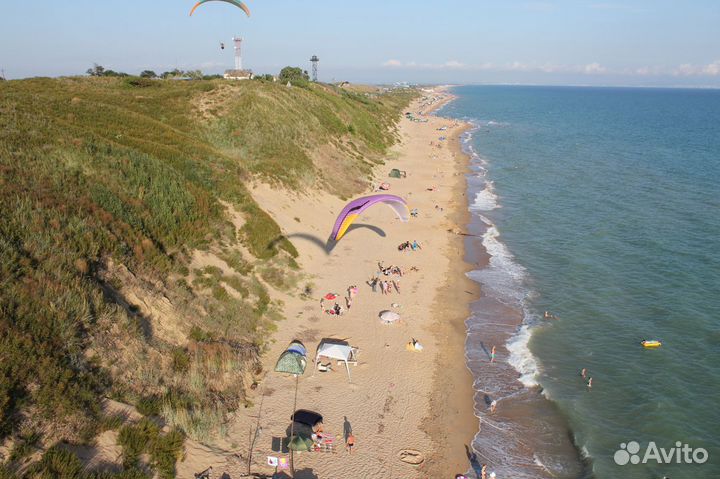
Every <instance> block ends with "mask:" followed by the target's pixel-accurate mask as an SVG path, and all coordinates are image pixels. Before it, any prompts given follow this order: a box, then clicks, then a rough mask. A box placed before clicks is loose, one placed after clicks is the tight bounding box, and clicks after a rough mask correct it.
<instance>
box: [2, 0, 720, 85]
mask: <svg viewBox="0 0 720 479" xmlns="http://www.w3.org/2000/svg"><path fill="white" fill-rule="evenodd" d="M194 2H195V0H124V1H117V0H69V1H65V2H58V1H57V0H54V1H46V0H34V1H33V0H16V1H10V0H8V1H3V4H4V5H3V11H2V14H1V15H0V69H1V70H2V71H3V72H4V76H5V77H6V78H8V79H11V78H24V77H31V76H62V75H77V74H83V73H84V72H85V71H86V70H87V69H88V68H89V67H91V66H92V65H93V63H98V64H100V65H102V66H104V67H105V68H110V69H113V70H116V71H124V72H128V73H139V72H140V71H142V70H145V69H150V70H154V71H156V72H158V73H161V72H162V71H166V70H172V69H174V68H180V69H183V70H194V69H201V70H203V71H204V72H206V73H220V72H222V71H224V70H225V69H227V68H232V67H233V52H232V47H231V44H232V40H231V39H232V37H233V36H235V35H239V36H242V37H243V38H244V43H243V45H244V48H243V66H244V67H246V68H249V69H252V70H253V71H254V72H255V73H277V72H278V71H279V70H280V69H281V68H282V67H284V66H287V65H291V66H300V67H303V68H304V69H308V70H309V69H310V63H309V59H310V57H311V56H312V55H317V56H318V57H319V58H320V62H319V68H318V70H319V79H320V80H321V81H327V82H330V81H341V80H343V81H351V82H364V83H390V82H396V81H407V82H411V83H479V84H484V83H509V84H515V83H517V84H548V85H625V86H709V87H720V0H625V1H623V0H544V1H520V0H517V1H516V0H494V1H484V0H443V1H434V2H430V1H424V0H415V1H409V0H363V1H354V2H349V1H347V0H334V1H332V0H311V1H303V2H301V1H299V0H245V3H246V4H247V6H248V7H249V8H250V10H251V11H252V16H251V17H250V18H247V17H246V16H245V14H244V13H243V12H242V11H241V10H240V9H238V8H236V7H233V6H232V5H229V4H227V3H223V2H210V3H208V4H206V5H202V6H201V7H199V8H198V9H197V10H196V11H195V14H194V15H193V16H192V17H189V16H188V13H189V11H190V9H191V8H192V6H193V4H194ZM220 42H224V43H225V44H226V48H225V50H221V49H220Z"/></svg>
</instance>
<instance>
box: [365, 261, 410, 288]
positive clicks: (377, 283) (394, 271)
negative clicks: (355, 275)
mask: <svg viewBox="0 0 720 479" xmlns="http://www.w3.org/2000/svg"><path fill="white" fill-rule="evenodd" d="M383 276H388V277H389V276H399V277H401V278H402V276H403V270H402V268H401V267H400V266H396V265H390V266H385V265H384V264H383V263H382V262H381V261H378V269H377V271H376V272H375V274H374V275H373V276H371V277H370V279H369V280H368V281H367V284H368V286H370V287H371V288H372V291H373V293H376V292H377V290H378V287H379V288H380V292H381V293H382V294H392V292H393V289H394V290H395V292H396V293H397V294H400V280H399V279H390V278H388V279H383Z"/></svg>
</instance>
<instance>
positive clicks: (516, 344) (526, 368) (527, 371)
mask: <svg viewBox="0 0 720 479" xmlns="http://www.w3.org/2000/svg"><path fill="white" fill-rule="evenodd" d="M531 335H532V332H531V327H530V326H529V325H527V324H523V325H522V326H520V329H519V330H518V332H517V333H515V335H514V336H513V337H511V338H510V339H509V340H508V342H507V344H506V345H505V347H507V349H508V351H510V356H509V357H508V363H510V365H511V366H512V367H514V368H515V369H516V370H517V371H518V372H519V373H520V378H519V380H520V382H521V383H523V384H524V385H525V386H527V387H533V386H537V385H538V382H537V376H538V365H537V361H535V357H534V356H533V355H532V353H531V352H530V348H528V343H529V342H530V336H531Z"/></svg>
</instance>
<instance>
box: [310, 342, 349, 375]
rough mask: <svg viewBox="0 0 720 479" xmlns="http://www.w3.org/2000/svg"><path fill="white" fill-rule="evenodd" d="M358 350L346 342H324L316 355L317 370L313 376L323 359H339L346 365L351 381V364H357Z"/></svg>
mask: <svg viewBox="0 0 720 479" xmlns="http://www.w3.org/2000/svg"><path fill="white" fill-rule="evenodd" d="M356 356H357V349H356V348H353V347H351V346H350V345H349V344H348V343H346V342H345V341H333V340H327V339H326V340H323V341H322V342H321V343H320V346H318V350H317V353H316V355H315V368H314V369H313V374H315V370H317V366H318V363H319V362H320V359H321V358H329V359H337V360H338V361H343V362H344V363H345V369H346V370H347V375H348V381H349V380H350V366H349V364H350V363H352V364H357V359H356Z"/></svg>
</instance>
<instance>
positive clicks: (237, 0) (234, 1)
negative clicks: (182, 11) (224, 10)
mask: <svg viewBox="0 0 720 479" xmlns="http://www.w3.org/2000/svg"><path fill="white" fill-rule="evenodd" d="M207 2H225V3H229V4H230V5H235V6H236V7H238V8H240V9H242V11H243V12H245V14H246V15H247V16H248V17H249V16H250V9H249V8H248V7H247V5H245V4H244V3H243V2H241V1H240V0H200V1H199V2H197V3H196V4H195V5H194V6H193V7H192V10H190V16H192V14H193V12H195V9H196V8H197V7H199V6H200V5H202V4H203V3H207Z"/></svg>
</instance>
